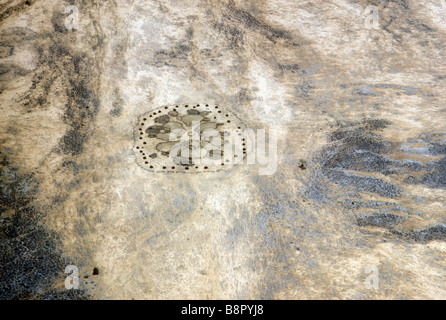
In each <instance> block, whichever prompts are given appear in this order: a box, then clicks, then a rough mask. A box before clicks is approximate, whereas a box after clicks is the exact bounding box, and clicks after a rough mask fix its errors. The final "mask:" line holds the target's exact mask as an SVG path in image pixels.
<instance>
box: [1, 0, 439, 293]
mask: <svg viewBox="0 0 446 320" xmlns="http://www.w3.org/2000/svg"><path fill="white" fill-rule="evenodd" d="M70 5H74V6H76V8H77V11H76V10H74V11H73V10H71V9H68V11H65V10H66V8H67V7H68V6H70ZM370 5H371V6H375V7H376V9H377V12H376V13H377V16H376V15H375V16H373V14H374V13H373V10H370V7H369V10H365V8H366V7H367V6H370ZM371 8H374V7H371ZM75 11H76V12H77V17H78V19H77V21H78V24H77V25H76V24H75V22H76V19H75V18H76V17H75ZM367 11H368V12H367ZM371 17H375V18H376V17H378V20H377V21H375V20H373V19H372V18H371ZM445 45H446V2H445V1H444V0H435V1H418V0H417V1H415V0H398V1H397V0H368V1H366V0H328V1H323V0H312V1H307V0H299V1H297V0H260V1H259V0H255V1H254V0H246V1H241V0H195V1H180V0H160V1H155V0H145V1H131V0H122V1H121V0H119V1H118V0H114V1H87V0H76V1H63V0H45V1H44V0H27V1H24V0H0V213H1V218H0V247H1V249H0V250H1V256H0V298H2V299H315V298H316V299H420V298H423V299H424V298H426V299H445V298H446V281H445V280H446V190H445V187H446V130H445V129H446V125H445V123H446V117H445V114H446V105H445V97H446V90H445V86H446V67H445V58H446V55H445V50H446V48H445ZM184 104H190V106H192V105H197V104H200V105H201V106H204V104H210V105H211V106H215V105H218V106H221V107H222V108H224V109H225V110H227V111H228V112H230V114H231V117H233V118H231V119H238V120H237V121H240V123H242V124H243V126H245V127H247V128H252V129H254V130H257V129H273V130H275V131H276V132H277V141H278V145H277V170H276V171H275V172H274V173H273V174H260V173H259V169H260V168H261V167H263V165H262V164H259V163H256V164H251V165H237V166H234V167H232V168H230V169H225V170H212V172H205V170H204V169H203V168H200V170H197V172H193V170H191V171H190V172H188V173H185V172H180V170H177V169H175V170H173V171H174V172H163V171H162V170H158V171H157V170H154V171H150V170H146V169H147V168H145V167H144V166H143V165H141V163H140V162H141V161H143V159H142V158H141V159H139V158H138V156H137V155H135V150H134V148H135V139H136V137H135V136H137V132H136V133H135V130H138V129H137V128H138V121H139V119H140V117H141V116H142V115H144V114H147V113H148V112H149V111H151V110H153V109H156V108H161V107H163V106H164V105H166V106H167V105H168V106H175V105H184ZM184 112H185V111H184ZM192 115H195V114H193V113H192ZM162 119H164V118H162ZM162 119H160V120H158V121H159V122H161V123H163V121H164V120H162ZM182 119H183V120H184V119H186V118H182ZM187 119H189V118H187ZM211 120H212V119H211ZM167 121H168V120H166V122H167ZM184 121H186V120H184ZM211 125H215V123H214V124H211ZM157 128H158V129H159V130H161V129H160V128H159V127H157ZM152 129H153V128H152ZM158 129H156V130H158ZM160 132H161V131H155V132H152V133H150V132H149V134H159V133H160ZM163 132H164V131H163ZM144 141H145V140H144ZM163 152H165V151H163ZM144 156H146V155H144ZM158 159H159V158H158ZM144 160H145V159H144ZM157 161H158V160H157ZM149 165H150V164H149ZM201 169H203V170H201ZM69 265H72V266H75V267H76V268H77V269H78V270H79V278H80V282H79V288H78V289H67V288H69V287H70V286H69V284H70V283H71V282H70V281H71V280H70V281H68V286H67V287H66V283H65V279H66V277H67V276H69V273H65V268H66V267H67V266H69ZM70 270H73V269H70ZM70 272H71V271H70ZM72 275H73V276H74V273H73V274H72Z"/></svg>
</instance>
